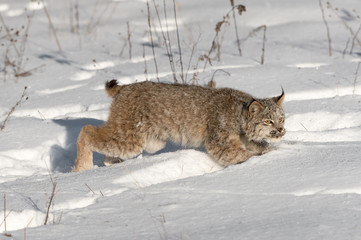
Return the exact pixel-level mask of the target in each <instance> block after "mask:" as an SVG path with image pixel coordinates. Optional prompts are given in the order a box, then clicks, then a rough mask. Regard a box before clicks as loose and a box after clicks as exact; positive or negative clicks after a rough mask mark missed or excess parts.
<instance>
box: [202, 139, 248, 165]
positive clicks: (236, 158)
mask: <svg viewBox="0 0 361 240" xmlns="http://www.w3.org/2000/svg"><path fill="white" fill-rule="evenodd" d="M223 135H224V136H219V135H217V137H215V138H213V139H211V140H210V141H208V142H206V143H205V147H206V149H207V151H208V153H209V154H210V155H211V156H212V157H213V158H214V159H215V160H216V161H217V162H218V163H219V164H221V165H223V166H229V165H234V164H237V163H241V162H244V161H246V160H247V159H249V158H250V157H252V156H254V155H255V154H254V153H253V152H251V151H248V150H246V148H245V146H244V144H243V143H242V141H241V139H240V137H239V135H237V134H231V135H228V136H225V134H223Z"/></svg>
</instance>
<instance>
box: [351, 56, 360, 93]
mask: <svg viewBox="0 0 361 240" xmlns="http://www.w3.org/2000/svg"><path fill="white" fill-rule="evenodd" d="M360 65H361V62H358V64H357V68H356V72H355V79H354V81H353V90H352V96H355V91H356V82H357V75H358V71H359V69H360Z"/></svg>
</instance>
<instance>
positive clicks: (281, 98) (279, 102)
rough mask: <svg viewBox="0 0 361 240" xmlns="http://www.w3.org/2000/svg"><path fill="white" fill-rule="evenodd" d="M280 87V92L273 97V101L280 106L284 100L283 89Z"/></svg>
mask: <svg viewBox="0 0 361 240" xmlns="http://www.w3.org/2000/svg"><path fill="white" fill-rule="evenodd" d="M281 88H282V94H281V95H280V96H278V97H276V98H275V102H276V103H277V104H278V105H280V106H282V104H283V101H284V100H285V91H284V90H283V87H281Z"/></svg>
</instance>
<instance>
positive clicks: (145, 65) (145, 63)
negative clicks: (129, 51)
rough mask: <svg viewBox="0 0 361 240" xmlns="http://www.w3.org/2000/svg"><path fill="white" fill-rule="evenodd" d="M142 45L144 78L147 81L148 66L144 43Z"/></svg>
mask: <svg viewBox="0 0 361 240" xmlns="http://www.w3.org/2000/svg"><path fill="white" fill-rule="evenodd" d="M142 46H143V60H144V74H145V80H146V81H148V80H149V79H148V66H147V61H146V60H145V48H144V44H142Z"/></svg>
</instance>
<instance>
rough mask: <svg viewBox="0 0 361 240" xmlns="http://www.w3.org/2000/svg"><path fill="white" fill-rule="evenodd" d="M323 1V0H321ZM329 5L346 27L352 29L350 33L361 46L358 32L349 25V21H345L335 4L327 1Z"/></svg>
mask: <svg viewBox="0 0 361 240" xmlns="http://www.w3.org/2000/svg"><path fill="white" fill-rule="evenodd" d="M320 1H321V0H320ZM327 7H328V8H330V9H331V10H332V11H333V12H334V13H335V14H336V16H337V17H338V18H339V19H340V20H341V21H342V23H343V24H344V25H345V27H346V29H348V30H349V31H350V34H351V36H352V37H353V38H355V40H356V42H357V43H358V45H360V46H361V41H360V39H358V38H357V34H355V33H354V32H353V30H352V28H351V27H350V26H349V25H348V23H347V22H346V21H345V19H343V18H342V17H341V16H340V15H339V14H338V9H337V8H336V9H335V8H333V6H332V5H331V3H330V2H327Z"/></svg>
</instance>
